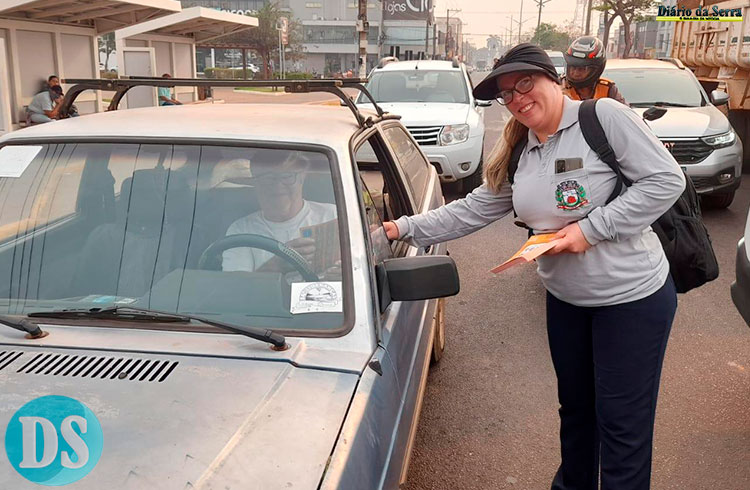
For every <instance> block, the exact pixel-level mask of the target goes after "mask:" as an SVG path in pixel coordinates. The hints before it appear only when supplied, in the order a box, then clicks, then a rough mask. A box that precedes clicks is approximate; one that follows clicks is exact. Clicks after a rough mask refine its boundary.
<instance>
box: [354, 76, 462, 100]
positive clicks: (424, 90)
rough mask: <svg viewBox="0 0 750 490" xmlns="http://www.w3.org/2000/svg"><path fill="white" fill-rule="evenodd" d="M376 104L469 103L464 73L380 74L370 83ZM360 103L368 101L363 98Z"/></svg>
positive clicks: (373, 77)
mask: <svg viewBox="0 0 750 490" xmlns="http://www.w3.org/2000/svg"><path fill="white" fill-rule="evenodd" d="M366 87H367V89H368V90H369V91H370V93H371V94H372V96H373V98H374V99H375V102H442V103H459V104H468V103H469V94H468V90H467V87H466V82H465V79H464V77H463V73H462V72H461V71H460V70H451V71H449V70H430V71H428V70H404V71H378V72H375V73H373V75H372V77H371V79H370V81H368V82H367V85H366ZM358 102H360V103H366V102H367V101H366V100H365V99H363V98H362V97H360V99H359V100H358Z"/></svg>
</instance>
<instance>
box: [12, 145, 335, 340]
mask: <svg viewBox="0 0 750 490" xmlns="http://www.w3.org/2000/svg"><path fill="white" fill-rule="evenodd" d="M0 162H2V163H3V165H2V166H0V189H1V194H0V195H2V198H0V277H2V278H4V280H3V281H0V313H2V314H10V315H15V314H26V313H30V312H40V311H47V310H60V309H64V308H76V309H79V308H101V307H106V306H114V305H120V306H130V307H135V308H148V309H153V310H158V311H162V312H168V313H184V314H192V315H198V316H204V317H206V318H210V319H214V320H217V321H221V322H226V323H232V324H236V325H248V326H259V327H265V328H270V329H283V330H336V329H341V327H342V325H343V317H344V309H343V301H342V295H343V294H345V293H344V291H343V287H342V282H341V281H342V277H341V267H340V259H341V251H342V249H341V244H340V241H339V236H340V233H339V222H338V219H337V218H338V211H337V206H336V199H335V194H334V190H333V189H334V187H333V179H332V177H331V162H330V161H329V158H328V156H327V155H326V154H325V153H322V152H316V151H308V150H297V149H288V148H284V149H282V148H278V149H270V148H250V147H229V146H209V145H203V146H200V145H170V144H148V145H146V144H127V143H122V144H119V143H114V144H93V143H92V144H40V145H33V146H32V145H29V146H5V147H3V148H0ZM279 244H286V245H287V246H288V248H286V247H284V246H280V245H279ZM289 249H291V251H290V250H289ZM318 279H320V280H321V281H322V282H317V281H318ZM119 325H120V324H119V323H118V326H119ZM123 325H126V326H127V324H123ZM174 328H183V327H180V326H179V324H177V325H176V326H175V327H174Z"/></svg>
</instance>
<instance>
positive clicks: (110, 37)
mask: <svg viewBox="0 0 750 490" xmlns="http://www.w3.org/2000/svg"><path fill="white" fill-rule="evenodd" d="M97 41H98V43H99V52H100V53H104V70H108V69H109V56H110V55H111V54H112V53H114V51H115V47H116V46H115V33H114V32H108V33H107V34H103V35H101V36H99V37H98V38H97Z"/></svg>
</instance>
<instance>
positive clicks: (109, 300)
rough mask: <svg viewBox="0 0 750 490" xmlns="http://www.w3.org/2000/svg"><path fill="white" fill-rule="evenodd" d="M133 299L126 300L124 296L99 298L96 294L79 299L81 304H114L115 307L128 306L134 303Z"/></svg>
mask: <svg viewBox="0 0 750 490" xmlns="http://www.w3.org/2000/svg"><path fill="white" fill-rule="evenodd" d="M136 301H137V300H136V299H135V298H126V297H125V296H101V295H98V294H90V295H88V296H86V297H84V298H81V302H85V303H96V304H107V305H110V304H115V305H129V304H130V303H135V302H136Z"/></svg>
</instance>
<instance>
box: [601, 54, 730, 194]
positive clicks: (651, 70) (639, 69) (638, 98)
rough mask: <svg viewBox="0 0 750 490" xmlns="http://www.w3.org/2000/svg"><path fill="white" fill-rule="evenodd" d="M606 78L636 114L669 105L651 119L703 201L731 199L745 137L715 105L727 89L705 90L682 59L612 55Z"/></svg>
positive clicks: (724, 101)
mask: <svg viewBox="0 0 750 490" xmlns="http://www.w3.org/2000/svg"><path fill="white" fill-rule="evenodd" d="M604 77H605V78H607V79H608V80H612V81H614V82H615V83H616V84H617V88H618V89H619V90H620V92H621V93H622V95H623V97H625V100H626V101H627V102H628V104H630V106H631V107H632V108H633V110H634V111H635V112H636V113H638V115H642V114H643V113H644V112H645V111H646V110H647V109H648V108H649V107H659V108H661V109H664V110H666V112H665V114H664V115H663V116H661V117H660V118H658V119H656V120H654V121H649V123H648V124H649V126H651V129H652V130H653V131H654V134H656V136H657V137H658V138H659V139H660V140H661V141H662V143H664V146H666V147H667V149H668V150H669V151H670V153H672V155H673V156H674V158H675V160H677V163H679V164H680V167H682V169H683V170H684V171H685V173H686V174H687V175H688V176H689V177H690V178H691V179H692V181H693V184H694V185H695V189H696V190H697V191H698V194H700V195H701V202H702V203H704V204H706V205H708V206H710V207H713V208H726V207H728V206H729V205H730V204H732V201H733V200H734V194H735V192H736V191H737V189H739V186H740V180H741V178H742V141H740V139H739V138H737V134H736V133H735V131H734V129H733V128H732V125H731V124H730V123H729V119H727V117H726V116H725V115H724V114H723V113H722V112H721V111H720V110H719V109H717V107H716V106H721V105H723V104H727V103H728V101H729V96H728V95H727V94H726V93H723V92H720V91H718V90H714V91H712V92H711V93H710V94H707V93H706V92H705V91H704V90H703V88H702V87H701V85H700V83H699V82H698V80H697V79H696V78H695V75H693V73H692V72H691V71H690V70H688V69H686V68H685V67H684V66H683V65H682V63H678V62H674V63H672V62H668V61H659V60H640V59H627V60H621V59H615V60H609V61H607V68H606V70H604Z"/></svg>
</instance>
